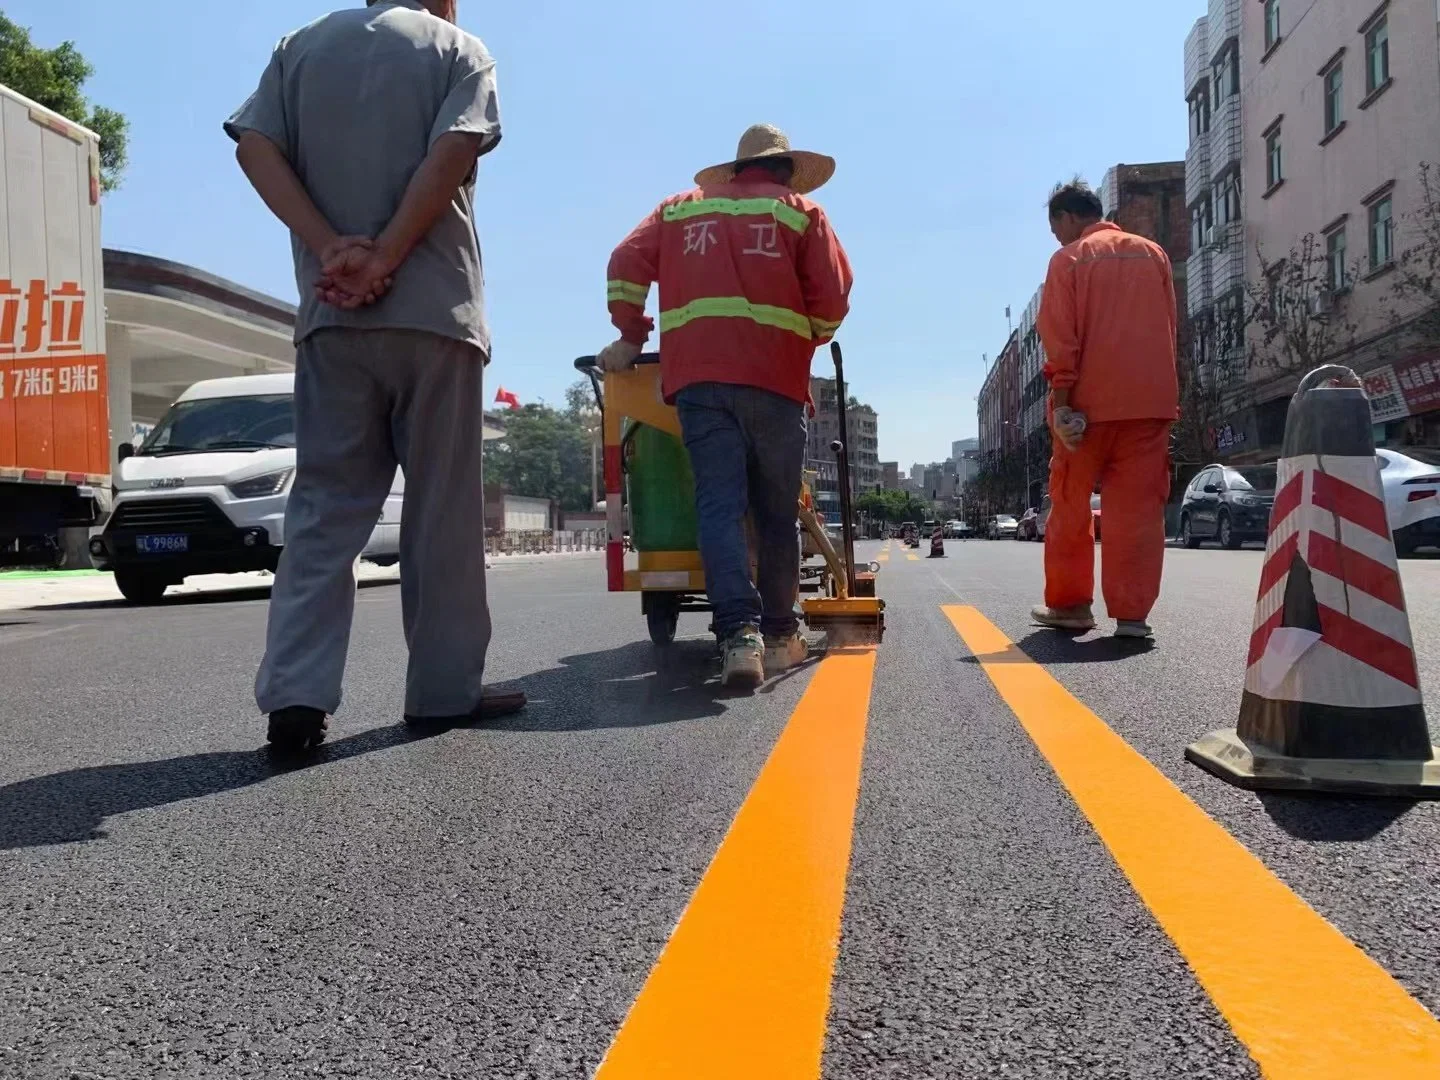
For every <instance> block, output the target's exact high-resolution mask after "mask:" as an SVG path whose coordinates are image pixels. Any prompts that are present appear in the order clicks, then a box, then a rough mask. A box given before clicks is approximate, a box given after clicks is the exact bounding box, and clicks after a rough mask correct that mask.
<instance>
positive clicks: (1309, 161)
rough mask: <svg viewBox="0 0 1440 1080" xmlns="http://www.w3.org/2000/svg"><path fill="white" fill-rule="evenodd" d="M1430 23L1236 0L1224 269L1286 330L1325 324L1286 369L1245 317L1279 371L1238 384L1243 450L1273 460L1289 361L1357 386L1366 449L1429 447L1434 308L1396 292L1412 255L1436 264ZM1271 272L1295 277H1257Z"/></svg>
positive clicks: (1392, 8) (1436, 333)
mask: <svg viewBox="0 0 1440 1080" xmlns="http://www.w3.org/2000/svg"><path fill="white" fill-rule="evenodd" d="M1233 6H1236V4H1235V2H1232V3H1230V4H1228V5H1226V8H1227V10H1226V14H1227V18H1228V16H1229V8H1230V7H1233ZM1215 7H1216V4H1215V3H1212V5H1211V9H1212V16H1211V21H1212V23H1213V21H1214V15H1213V12H1214V9H1215ZM1437 21H1440V11H1437V5H1436V3H1435V0H1386V2H1384V3H1382V2H1381V0H1324V2H1319V3H1304V4H1302V3H1300V2H1299V0H1246V2H1245V3H1244V4H1243V7H1242V11H1241V12H1240V13H1237V18H1236V19H1235V20H1230V21H1229V22H1227V24H1226V25H1227V26H1233V27H1234V30H1235V33H1236V34H1238V37H1239V41H1238V48H1239V58H1240V60H1239V67H1240V72H1241V74H1240V79H1239V82H1240V84H1241V85H1242V86H1244V88H1245V95H1246V97H1245V123H1244V153H1243V155H1242V156H1243V167H1242V168H1241V170H1240V175H1239V180H1240V182H1241V187H1242V189H1243V193H1244V198H1243V209H1244V221H1245V241H1246V242H1245V244H1244V250H1243V252H1237V253H1236V255H1235V257H1236V258H1239V257H1243V258H1245V259H1246V264H1247V265H1246V270H1247V273H1248V275H1249V277H1250V280H1251V281H1252V282H1256V283H1260V285H1261V287H1262V289H1264V290H1275V291H1276V292H1277V295H1275V296H1273V297H1271V298H1270V299H1273V300H1274V301H1275V305H1274V306H1276V307H1278V308H1280V310H1281V312H1282V318H1293V317H1294V315H1295V312H1297V311H1299V312H1300V316H1301V317H1309V318H1311V319H1313V320H1317V321H1319V322H1320V323H1321V325H1322V326H1323V328H1324V329H1323V331H1322V332H1321V333H1320V334H1319V335H1316V336H1315V337H1312V341H1314V340H1316V337H1318V340H1319V341H1321V342H1323V343H1324V345H1323V350H1322V351H1324V352H1325V353H1326V355H1324V356H1320V357H1311V356H1297V355H1296V354H1297V353H1298V352H1299V351H1300V350H1299V349H1297V348H1295V347H1294V346H1291V347H1290V348H1289V350H1288V352H1289V355H1287V356H1281V357H1277V356H1276V355H1275V351H1276V350H1277V349H1282V348H1284V347H1285V343H1284V337H1283V335H1281V336H1279V337H1277V335H1276V334H1275V333H1274V332H1273V331H1274V326H1271V327H1268V328H1267V327H1264V326H1257V325H1255V321H1254V320H1252V327H1251V332H1250V340H1249V344H1250V347H1251V351H1252V353H1258V355H1260V356H1262V357H1265V358H1267V359H1269V360H1271V361H1274V360H1277V359H1278V360H1279V363H1278V364H1277V363H1271V364H1270V365H1269V366H1266V365H1264V364H1261V365H1258V366H1252V368H1251V369H1250V370H1249V371H1248V372H1247V375H1248V389H1249V390H1250V394H1249V395H1248V396H1249V399H1250V401H1249V404H1250V405H1251V407H1250V408H1248V409H1247V410H1245V412H1244V413H1242V414H1241V415H1242V419H1243V424H1242V425H1241V426H1240V430H1241V437H1242V438H1243V440H1244V444H1243V448H1244V450H1245V451H1247V452H1249V453H1253V454H1256V455H1260V454H1269V453H1273V451H1274V450H1275V448H1276V446H1277V444H1278V442H1279V440H1280V438H1281V435H1282V433H1283V430H1284V415H1285V404H1286V397H1287V395H1288V394H1289V393H1290V392H1291V391H1292V390H1293V389H1294V380H1295V377H1296V375H1297V374H1298V371H1297V370H1296V366H1297V365H1296V361H1297V360H1300V361H1303V366H1309V365H1310V364H1312V363H1317V362H1318V361H1319V360H1321V359H1323V360H1327V361H1338V362H1340V363H1345V364H1347V365H1349V366H1351V367H1353V368H1355V369H1356V370H1357V371H1359V372H1360V373H1361V374H1362V375H1364V376H1365V377H1366V381H1367V384H1368V386H1369V388H1370V391H1371V405H1372V412H1373V414H1374V419H1375V421H1376V424H1377V429H1376V434H1377V438H1379V439H1381V440H1384V441H1390V442H1394V443H1404V442H1415V443H1427V444H1433V443H1434V441H1435V440H1436V439H1437V438H1440V412H1437V411H1435V409H1436V407H1437V406H1440V392H1437V383H1440V377H1437V374H1436V370H1435V361H1436V360H1440V340H1437V338H1440V325H1437V321H1436V320H1435V318H1434V313H1435V298H1434V295H1433V290H1432V291H1431V295H1430V296H1429V297H1425V296H1418V295H1414V294H1412V293H1411V292H1409V291H1407V290H1405V289H1404V288H1403V285H1404V283H1405V282H1406V281H1407V280H1409V275H1408V273H1407V271H1406V267H1407V265H1409V264H1410V260H1411V259H1412V258H1414V257H1415V256H1416V255H1419V254H1422V253H1423V254H1424V255H1432V256H1433V255H1436V254H1440V252H1435V251H1433V249H1434V248H1435V247H1436V246H1437V244H1440V233H1437V231H1436V229H1437V227H1440V209H1437V204H1436V201H1435V199H1436V196H1437V195H1440V173H1437V172H1435V171H1433V170H1434V169H1436V168H1440V45H1437ZM1214 37H1215V34H1214V33H1213V32H1212V34H1211V38H1212V40H1213V39H1214ZM1427 163H1428V165H1429V167H1430V170H1432V171H1429V172H1428V176H1429V179H1430V184H1431V186H1430V190H1429V194H1428V198H1427V191H1426V185H1425V183H1424V178H1425V177H1426V175H1427V171H1426V169H1425V168H1424V166H1425V165H1426V164H1427ZM1211 164H1212V169H1213V168H1214V164H1215V163H1214V161H1213V159H1212V162H1211ZM1217 175H1218V174H1217ZM1282 261H1283V262H1284V263H1285V264H1286V265H1287V266H1291V267H1293V266H1296V265H1301V266H1302V269H1303V270H1304V273H1302V274H1301V275H1299V276H1298V278H1297V276H1296V275H1294V274H1292V273H1290V272H1288V271H1286V272H1282V273H1281V274H1278V275H1273V276H1272V275H1267V274H1265V273H1264V270H1263V269H1262V268H1264V269H1268V268H1271V267H1275V266H1279V265H1280V264H1281V262H1282ZM1397 285H1398V286H1400V287H1398V288H1397ZM1291 292H1294V293H1295V294H1296V295H1290V293H1291ZM1285 312H1289V313H1290V314H1289V315H1288V316H1287V315H1284V314H1283V313H1285ZM1282 325H1283V324H1282ZM1266 329H1269V330H1271V331H1272V332H1271V333H1270V334H1269V335H1268V336H1269V339H1270V340H1269V341H1265V340H1263V338H1264V337H1265V336H1266V335H1265V333H1264V332H1265V330H1266ZM1267 350H1268V351H1267Z"/></svg>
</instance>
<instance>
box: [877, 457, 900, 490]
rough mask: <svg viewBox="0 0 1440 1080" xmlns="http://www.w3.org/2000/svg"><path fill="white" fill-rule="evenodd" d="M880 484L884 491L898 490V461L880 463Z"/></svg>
mask: <svg viewBox="0 0 1440 1080" xmlns="http://www.w3.org/2000/svg"><path fill="white" fill-rule="evenodd" d="M880 483H881V485H882V486H883V487H884V488H885V490H886V491H898V490H899V489H900V463H899V462H898V461H882V462H881V463H880Z"/></svg>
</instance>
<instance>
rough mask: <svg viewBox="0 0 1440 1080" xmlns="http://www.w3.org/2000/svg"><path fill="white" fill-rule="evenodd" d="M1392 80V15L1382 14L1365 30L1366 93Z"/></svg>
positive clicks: (1370, 92) (1371, 92)
mask: <svg viewBox="0 0 1440 1080" xmlns="http://www.w3.org/2000/svg"><path fill="white" fill-rule="evenodd" d="M1389 81H1390V16H1389V15H1381V16H1380V17H1379V18H1378V19H1376V20H1375V21H1374V22H1373V23H1371V24H1370V27H1369V29H1367V30H1366V31H1365V93H1367V94H1373V93H1374V92H1375V91H1376V90H1379V89H1380V88H1381V87H1382V86H1384V85H1385V84H1386V83H1387V82H1389Z"/></svg>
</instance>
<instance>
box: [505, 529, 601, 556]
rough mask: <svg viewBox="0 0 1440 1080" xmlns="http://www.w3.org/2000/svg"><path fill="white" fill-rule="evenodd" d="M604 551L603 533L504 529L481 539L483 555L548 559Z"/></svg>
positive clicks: (578, 530) (570, 530)
mask: <svg viewBox="0 0 1440 1080" xmlns="http://www.w3.org/2000/svg"><path fill="white" fill-rule="evenodd" d="M604 550H605V530H604V529H527V530H517V529H508V530H506V531H504V532H492V533H490V534H489V535H487V536H486V537H485V554H487V555H550V554H555V553H558V552H574V551H604Z"/></svg>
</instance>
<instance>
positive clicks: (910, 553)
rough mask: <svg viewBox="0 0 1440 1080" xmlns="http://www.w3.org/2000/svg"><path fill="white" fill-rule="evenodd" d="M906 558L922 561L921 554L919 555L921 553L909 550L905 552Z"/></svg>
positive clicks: (912, 560)
mask: <svg viewBox="0 0 1440 1080" xmlns="http://www.w3.org/2000/svg"><path fill="white" fill-rule="evenodd" d="M905 558H907V559H909V560H910V561H911V562H919V561H920V556H919V555H916V554H915V553H914V552H913V551H907V552H906V553H905Z"/></svg>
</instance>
